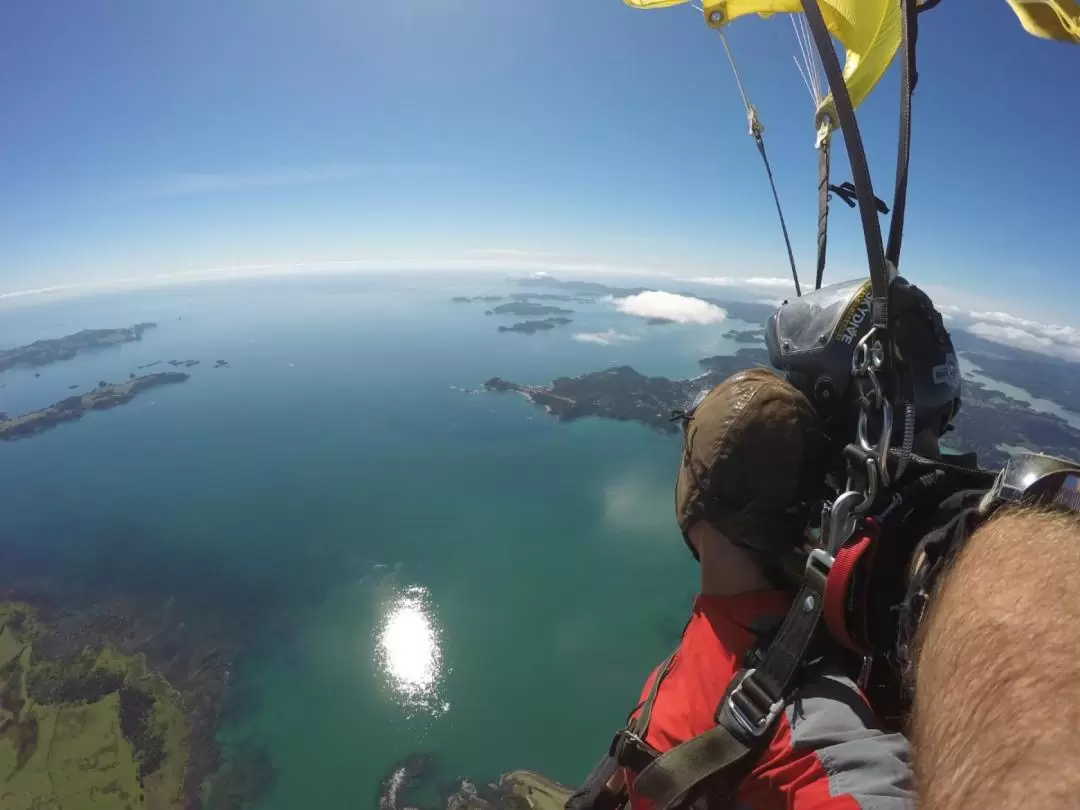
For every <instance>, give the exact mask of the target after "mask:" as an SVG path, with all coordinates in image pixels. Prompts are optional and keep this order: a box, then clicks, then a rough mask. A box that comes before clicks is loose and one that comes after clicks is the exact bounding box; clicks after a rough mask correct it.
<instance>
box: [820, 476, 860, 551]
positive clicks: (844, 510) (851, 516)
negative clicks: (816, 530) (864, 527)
mask: <svg viewBox="0 0 1080 810" xmlns="http://www.w3.org/2000/svg"><path fill="white" fill-rule="evenodd" d="M864 497H865V496H864V495H863V493H861V492H859V491H858V490H854V489H849V490H848V491H847V492H844V493H842V494H841V495H840V497H838V498H837V499H836V500H835V501H833V505H832V507H831V508H830V509H829V522H828V523H827V524H826V528H825V537H824V538H823V539H824V540H825V550H826V551H827V552H828V553H829V556H830V557H835V556H836V553H837V552H838V551H840V548H841V547H842V546H843V545H844V543H846V542H847V541H848V540H849V539H850V538H851V535H852V534H854V533H855V526H856V523H857V522H858V515H857V514H856V510H857V507H856V506H855V504H856V503H858V504H859V506H862V503H861V501H862V500H863V498H864Z"/></svg>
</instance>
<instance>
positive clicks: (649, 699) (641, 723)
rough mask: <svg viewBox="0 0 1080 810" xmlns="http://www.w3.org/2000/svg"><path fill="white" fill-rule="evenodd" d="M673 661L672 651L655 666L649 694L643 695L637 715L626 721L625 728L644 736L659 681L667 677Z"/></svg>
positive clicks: (658, 687) (647, 728)
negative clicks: (643, 700) (662, 661)
mask: <svg viewBox="0 0 1080 810" xmlns="http://www.w3.org/2000/svg"><path fill="white" fill-rule="evenodd" d="M674 663H675V653H672V654H671V655H669V656H668V657H667V658H666V659H665V660H664V663H663V664H661V665H660V666H659V667H658V668H657V670H656V677H655V678H653V682H652V687H651V688H650V689H649V694H648V695H647V696H646V697H645V702H644V703H642V704H641V711H640V712H638V715H637V717H635V718H633V719H632V720H631V721H630V722H629V723H627V726H626V727H627V729H629V730H630V731H631V732H632V733H634V734H636V735H637V736H639V737H644V736H645V732H646V731H648V730H649V720H651V719H652V710H653V706H654V705H655V704H656V696H657V695H658V694H660V682H661V681H663V680H664V678H666V677H667V674H668V673H669V672H670V671H671V665H672V664H674Z"/></svg>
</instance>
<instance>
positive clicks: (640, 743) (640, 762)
mask: <svg viewBox="0 0 1080 810" xmlns="http://www.w3.org/2000/svg"><path fill="white" fill-rule="evenodd" d="M674 661H675V653H672V654H671V655H669V656H668V657H667V659H666V660H665V661H664V663H663V664H661V665H660V666H659V667H658V668H657V671H656V677H655V678H653V682H652V687H651V688H650V689H649V694H648V695H646V696H645V700H644V701H643V702H642V704H641V708H640V711H638V713H637V716H636V717H631V718H630V720H628V721H627V723H626V728H624V729H622V730H621V731H619V732H618V733H617V734H616V735H615V737H614V738H613V739H612V740H611V746H610V747H609V748H608V756H609V757H612V758H613V759H614V760H615V761H616V762H618V763H619V765H621V766H622V767H624V768H629V769H630V770H632V771H633V772H634V773H641V772H642V771H643V770H645V768H647V767H648V766H649V765H650V764H651V763H652V761H653V760H654V759H656V758H657V757H658V756H659V752H658V751H657V750H656V749H655V748H653V747H652V746H651V745H649V744H648V743H647V742H645V733H646V732H647V731H648V730H649V721H650V720H651V719H652V710H653V706H654V705H655V703H656V696H657V695H658V694H659V693H660V682H661V681H663V680H664V678H665V677H666V676H667V674H668V672H670V671H671V665H672V664H673V663H674Z"/></svg>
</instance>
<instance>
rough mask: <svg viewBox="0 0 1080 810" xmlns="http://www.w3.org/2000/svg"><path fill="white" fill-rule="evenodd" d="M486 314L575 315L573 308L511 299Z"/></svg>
mask: <svg viewBox="0 0 1080 810" xmlns="http://www.w3.org/2000/svg"><path fill="white" fill-rule="evenodd" d="M484 314H485V315H523V316H526V317H528V316H532V315H573V314H574V311H573V310H572V309H563V308H562V307H556V306H551V305H550V304H535V303H533V302H531V301H511V302H510V303H507V304H499V306H497V307H495V308H494V309H489V310H488V311H487V312H485V313H484Z"/></svg>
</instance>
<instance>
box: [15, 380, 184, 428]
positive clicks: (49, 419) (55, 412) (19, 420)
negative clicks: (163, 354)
mask: <svg viewBox="0 0 1080 810" xmlns="http://www.w3.org/2000/svg"><path fill="white" fill-rule="evenodd" d="M190 376H191V375H189V374H185V373H183V372H180V371H166V372H161V373H158V374H147V375H144V376H142V377H133V378H132V379H130V380H127V381H125V382H122V383H110V382H106V381H105V380H102V381H101V382H100V383H98V386H97V388H95V389H94V390H93V391H90V392H88V393H85V394H76V395H74V396H70V397H65V398H64V399H62V400H60V401H59V402H54V403H53V404H52V405H49V406H48V407H46V408H42V409H41V410H38V411H32V412H30V413H26V414H23V415H22V416H14V417H9V416H8V415H7V414H0V441H12V440H15V439H22V438H26V437H28V436H34V435H36V434H38V433H42V432H43V431H46V430H49V429H50V428H54V427H56V426H57V425H59V424H62V423H64V422H72V421H74V420H76V419H82V417H83V415H84V414H85V413H87V412H88V411H95V410H105V409H107V408H115V407H116V406H118V405H124V404H125V403H128V402H131V400H133V399H134V398H135V396H136V395H137V394H139V393H141V392H142V391H146V390H148V389H150V388H155V387H157V386H159V385H168V384H170V383H179V382H184V381H185V380H187V379H188V378H189V377H190Z"/></svg>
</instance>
